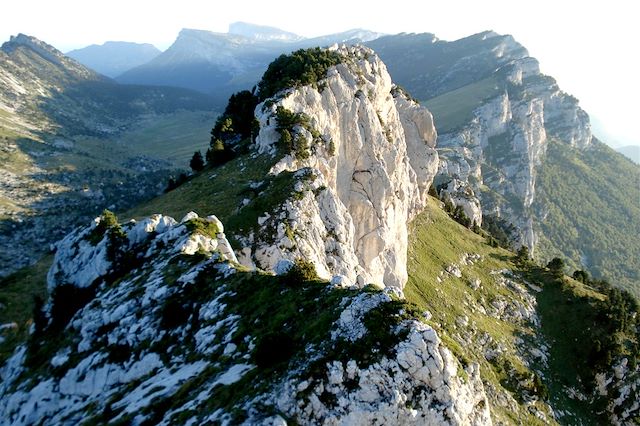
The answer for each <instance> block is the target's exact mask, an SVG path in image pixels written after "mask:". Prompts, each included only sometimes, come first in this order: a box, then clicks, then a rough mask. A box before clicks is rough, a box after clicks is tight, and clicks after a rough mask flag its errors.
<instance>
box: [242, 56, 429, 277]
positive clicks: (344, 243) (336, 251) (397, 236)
mask: <svg viewBox="0 0 640 426" xmlns="http://www.w3.org/2000/svg"><path fill="white" fill-rule="evenodd" d="M338 50H339V52H340V53H342V54H345V55H348V56H349V58H350V62H349V63H348V64H340V65H337V66H336V67H333V68H332V69H330V70H329V72H328V77H327V79H326V81H324V82H323V83H322V84H321V86H322V88H321V90H319V89H316V88H314V87H311V86H307V87H302V88H299V89H296V90H292V91H290V92H289V93H288V94H287V95H286V96H284V98H282V99H281V100H278V101H277V102H276V103H275V104H273V105H272V106H270V107H266V106H264V105H263V104H261V105H258V107H257V108H256V116H257V118H258V119H259V121H260V133H259V135H258V137H257V140H256V145H257V149H258V151H259V152H260V153H269V152H274V151H275V149H274V147H275V144H276V143H277V140H278V138H279V134H278V132H277V131H276V119H275V111H276V109H277V107H278V106H282V107H284V108H286V109H288V110H290V111H293V112H296V113H304V114H306V115H307V116H308V117H309V118H310V122H311V125H312V127H313V128H314V129H315V130H317V131H318V132H319V133H320V135H321V137H322V140H323V141H324V142H323V143H317V142H316V143H314V142H313V140H312V138H311V135H310V133H309V132H308V131H307V130H305V129H301V128H299V129H298V130H297V132H298V134H299V135H300V136H302V137H306V138H307V140H308V143H309V145H310V146H311V156H310V158H309V159H307V160H304V161H300V160H296V159H295V158H293V157H292V156H286V157H285V158H283V159H282V160H281V161H280V162H279V163H278V164H276V165H275V166H274V167H273V168H272V173H273V174H278V173H282V172H283V171H299V170H301V169H304V168H308V169H307V172H306V173H307V174H308V175H309V176H312V177H313V178H312V181H313V182H311V183H307V185H306V186H307V188H308V190H307V192H304V191H303V194H304V195H303V197H302V200H298V201H300V202H288V203H287V206H286V207H285V209H284V210H283V217H280V218H278V219H277V220H279V221H280V223H282V220H284V219H286V220H287V221H288V226H289V229H288V231H289V233H291V232H292V233H293V234H295V235H296V238H295V244H294V241H290V242H287V241H283V240H282V239H280V236H281V232H280V231H279V230H278V234H277V238H276V244H272V243H267V242H265V241H263V240H262V236H260V235H254V236H253V238H252V239H250V240H249V241H247V246H249V245H253V243H255V242H257V249H256V250H254V251H252V253H251V255H250V257H245V258H243V259H244V260H243V261H244V262H245V263H247V264H252V263H255V264H257V265H258V266H260V267H262V268H266V269H272V268H273V267H274V266H275V265H276V264H277V262H278V260H279V259H281V258H290V259H293V258H295V257H303V258H306V259H308V260H311V261H313V262H314V263H315V264H316V268H317V269H318V272H319V274H320V275H321V276H323V277H325V278H328V279H330V278H331V277H332V276H334V275H343V276H345V277H346V278H347V279H348V280H350V281H351V282H352V283H355V282H358V280H359V281H360V282H365V283H369V282H371V283H376V284H383V283H384V285H386V286H395V287H402V286H404V283H405V282H406V280H407V271H406V259H407V222H408V221H410V220H411V219H412V218H413V217H414V216H415V215H416V214H417V213H419V212H420V211H421V209H422V208H423V207H424V205H425V201H426V194H427V190H428V188H429V185H430V184H431V181H432V179H433V176H434V175H435V173H436V169H437V164H438V163H437V162H438V156H437V153H436V151H435V149H434V146H435V138H436V132H435V128H434V126H433V120H432V118H431V114H430V113H429V112H428V111H427V110H426V109H425V108H422V107H420V106H419V105H417V104H416V103H414V102H412V101H410V100H409V99H407V98H406V97H405V96H404V95H403V94H401V93H400V91H398V90H394V86H393V85H392V83H391V78H390V77H389V74H388V72H387V70H386V67H385V65H384V64H383V63H382V62H381V61H380V59H379V58H378V57H377V56H376V55H375V54H374V53H373V52H372V51H371V50H369V49H367V48H364V47H341V48H339V49H338ZM392 91H393V94H392ZM301 187H302V188H304V185H302V184H301ZM310 190H315V191H316V193H317V194H310V193H309V191H310ZM272 216H273V215H272ZM268 220H269V219H268V218H267V219H265V221H267V222H268ZM277 226H279V224H276V227H277ZM282 234H283V235H284V233H282ZM358 277H360V279H358Z"/></svg>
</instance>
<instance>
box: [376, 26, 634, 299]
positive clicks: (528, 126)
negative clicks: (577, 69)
mask: <svg viewBox="0 0 640 426" xmlns="http://www.w3.org/2000/svg"><path fill="white" fill-rule="evenodd" d="M368 45H369V46H370V47H371V48H373V49H374V50H375V51H376V52H377V53H378V54H379V55H380V57H381V58H382V59H383V60H384V61H385V63H387V65H388V67H389V72H390V73H391V75H392V76H393V78H394V80H395V81H397V82H398V84H400V85H401V86H403V87H404V88H405V89H407V90H408V92H409V93H411V94H412V96H414V97H416V98H418V99H420V100H421V101H422V102H423V103H424V104H425V105H426V106H427V107H428V108H429V109H430V110H431V111H432V113H433V114H434V120H435V122H436V127H437V129H438V134H439V137H438V152H439V155H440V159H441V160H440V166H439V172H438V175H437V176H436V178H435V182H436V185H437V186H438V187H439V188H440V191H441V195H442V196H446V197H448V198H450V199H451V200H452V201H453V202H454V203H455V204H458V205H460V206H462V207H463V208H464V211H465V213H466V215H467V216H468V217H469V218H470V219H471V220H472V221H475V222H476V223H477V224H480V223H485V226H488V227H494V228H495V227H496V226H499V227H501V228H503V232H504V233H505V234H507V235H509V236H510V240H511V241H512V242H513V243H515V244H516V245H520V244H524V245H526V246H528V247H529V249H530V250H531V252H532V253H533V254H534V256H535V258H536V259H538V260H540V261H544V262H546V261H549V260H550V259H552V258H553V257H556V256H560V257H563V258H564V259H566V260H567V261H568V264H569V265H568V266H569V267H570V268H572V269H585V270H589V271H591V272H592V273H593V274H595V275H596V276H599V277H608V278H609V279H611V280H612V282H613V283H615V284H616V285H620V286H622V287H624V288H626V289H629V290H631V291H633V292H634V293H635V294H636V295H639V294H640V275H639V272H638V271H640V263H639V262H638V259H640V242H639V241H638V239H637V238H636V237H635V236H636V235H639V234H640V205H638V203H636V202H634V201H632V200H638V199H640V188H639V187H638V185H637V182H638V180H639V179H640V169H639V168H638V167H637V165H634V164H632V163H631V162H629V161H627V160H626V159H625V158H623V157H622V156H620V155H619V154H616V153H615V152H614V151H613V150H612V149H610V148H608V147H607V146H605V145H604V144H602V143H601V142H600V141H598V140H597V139H596V138H594V137H593V136H592V133H591V128H590V123H589V116H588V114H587V113H586V112H585V111H583V110H582V109H581V108H580V106H579V103H578V100H577V99H576V98H574V97H572V96H571V95H568V94H566V93H564V92H563V91H562V90H561V89H560V88H559V87H558V85H557V84H556V82H555V80H554V79H553V78H552V77H549V76H546V75H543V74H541V73H540V70H539V66H538V62H537V60H536V59H535V58H531V57H530V56H529V54H528V52H527V50H526V49H525V48H524V47H523V46H522V45H520V44H519V43H517V42H516V41H515V40H514V39H513V37H511V36H508V35H507V36H503V35H498V34H496V33H494V32H491V31H488V32H483V33H480V34H476V35H473V36H470V37H466V38H463V39H461V40H457V41H453V42H447V41H442V40H438V39H437V38H436V37H435V36H433V35H432V34H400V35H397V36H387V37H381V38H379V39H376V40H374V41H372V42H370V43H368ZM409 61H410V63H411V64H412V67H407V66H406V63H409Z"/></svg>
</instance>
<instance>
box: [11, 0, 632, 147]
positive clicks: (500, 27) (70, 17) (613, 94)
mask: <svg viewBox="0 0 640 426" xmlns="http://www.w3.org/2000/svg"><path fill="white" fill-rule="evenodd" d="M638 9H640V5H637V2H635V1H633V0H608V1H602V0H599V1H592V0H585V1H574V0H536V1H526V2H524V1H520V0H511V1H504V0H482V1H479V0H467V1H462V0H438V1H437V2H434V1H429V0H422V1H409V0H392V1H389V2H387V4H385V3H383V2H381V1H375V2H374V1H371V0H369V1H362V0H355V1H354V0H352V1H344V0H321V1H313V2H303V1H300V0H296V1H289V0H286V1H277V0H271V1H264V0H261V1H250V0H232V1H224V2H220V1H215V0H208V1H207V0H180V1H175V0H173V1H165V0H155V1H149V0H126V1H125V0H109V1H106V2H95V1H87V0H83V1H77V0H56V1H51V0H20V1H11V2H6V4H3V5H2V12H3V13H2V14H3V19H2V25H1V26H0V40H8V39H9V36H10V35H13V34H17V33H25V34H28V35H33V36H35V37H38V38H40V39H42V40H44V41H46V42H47V43H49V44H52V45H53V46H55V47H57V48H58V49H60V50H62V51H65V52H66V51H68V50H71V49H74V48H80V47H84V46H86V45H89V44H101V43H103V42H105V41H110V40H115V41H121V40H122V41H133V42H139V43H143V42H144V43H152V44H154V45H156V46H157V47H158V48H160V49H166V48H167V47H169V46H170V45H171V43H172V42H173V41H174V40H175V38H176V36H177V35H178V32H179V31H180V29H182V28H196V29H203V30H210V31H217V32H226V31H227V29H228V26H229V24H230V23H232V22H236V21H245V22H251V23H255V24H261V25H270V26H275V27H279V28H281V29H283V30H287V31H291V32H294V33H297V34H300V35H303V36H307V37H313V36H319V35H324V34H329V33H335V32H341V31H345V30H348V29H352V28H365V29H369V30H372V31H378V32H383V33H388V34H396V33H400V32H416V33H419V32H430V33H434V34H435V35H436V36H437V37H439V38H440V39H444V40H455V39H458V38H461V37H465V36H467V35H471V34H474V33H478V32H481V31H484V30H489V29H492V30H494V31H496V32H498V33H501V34H512V35H513V36H514V37H515V38H516V40H517V41H519V42H520V43H521V44H523V45H524V46H525V47H526V48H527V49H528V50H529V53H530V54H531V56H534V57H536V58H537V59H538V60H539V61H540V66H541V69H542V72H544V73H545V74H549V75H551V76H553V77H555V78H556V79H557V80H558V83H559V84H560V87H561V88H562V89H563V90H564V91H566V92H568V93H570V94H572V95H574V96H576V97H577V98H578V99H579V100H580V103H581V106H582V107H583V108H584V109H585V110H586V111H587V112H588V113H589V114H590V115H592V116H593V117H594V118H595V119H596V120H595V121H596V122H597V126H598V127H599V128H600V129H603V130H600V131H599V133H600V134H603V135H604V136H606V139H607V142H608V143H610V144H611V145H613V146H616V145H622V144H637V145H640V131H638V130H637V126H636V123H635V120H636V119H637V117H636V116H637V113H638V108H637V106H636V105H637V104H638V101H639V100H640V82H639V81H638V78H637V74H638V68H639V65H640V58H639V56H640V55H638V48H637V43H638V42H639V41H640V25H638V24H637V20H638V19H637V17H638V13H637V10H638Z"/></svg>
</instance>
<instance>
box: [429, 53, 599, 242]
mask: <svg viewBox="0 0 640 426" xmlns="http://www.w3.org/2000/svg"><path fill="white" fill-rule="evenodd" d="M493 78H494V79H495V81H496V83H495V84H497V86H496V87H503V89H500V90H498V91H497V93H496V95H495V96H494V97H491V98H489V99H486V100H484V101H483V102H482V103H481V105H480V106H478V107H477V108H475V109H474V110H473V113H472V118H471V120H470V121H469V122H466V123H464V124H463V125H461V126H460V127H459V128H456V129H452V130H448V131H446V132H444V133H443V134H441V135H440V137H439V139H438V148H439V154H440V157H441V162H440V166H439V172H438V177H437V180H438V181H439V182H444V184H445V185H447V184H448V185H450V186H451V185H453V186H454V187H455V189H454V190H453V193H452V190H451V189H449V188H446V189H445V191H446V192H447V193H449V194H450V195H451V198H452V199H453V201H454V203H456V204H457V205H461V206H463V208H464V209H465V212H466V213H467V215H473V216H475V217H477V216H478V215H479V213H478V207H479V206H481V213H482V214H485V215H494V216H499V217H503V218H505V219H506V220H508V221H509V222H511V223H513V224H514V225H515V226H516V228H517V230H518V234H519V235H516V236H515V237H516V241H517V242H518V243H520V244H524V245H527V246H528V247H529V249H530V250H531V252H532V253H533V252H534V250H535V247H536V243H537V236H536V233H535V225H534V222H535V221H536V220H539V218H537V217H536V216H535V215H534V213H533V212H532V210H531V209H530V208H531V206H532V204H533V201H534V199H535V195H536V177H537V171H538V169H539V168H540V166H541V164H542V161H543V159H544V155H545V152H546V147H547V141H548V139H549V138H555V139H558V140H561V141H562V142H564V143H567V144H569V145H571V146H575V147H578V148H580V149H586V148H588V147H589V144H590V143H591V138H592V135H591V128H590V124H589V118H588V116H587V114H586V113H585V112H584V111H583V110H582V109H581V108H580V107H579V106H578V102H577V100H576V99H575V98H573V97H571V96H570V95H567V94H566V93H564V92H562V91H560V89H559V88H558V86H557V85H556V83H555V81H554V80H553V79H551V78H550V77H547V76H544V75H542V74H541V73H540V70H539V67H538V63H537V61H536V60H535V59H533V58H530V57H525V58H522V59H516V60H514V61H512V62H510V63H508V64H507V65H505V66H503V67H502V68H501V69H499V70H498V71H496V72H495V74H494V77H493ZM461 187H465V189H464V191H463V193H464V194H466V196H461V195H455V194H460V191H459V189H460V188H461Z"/></svg>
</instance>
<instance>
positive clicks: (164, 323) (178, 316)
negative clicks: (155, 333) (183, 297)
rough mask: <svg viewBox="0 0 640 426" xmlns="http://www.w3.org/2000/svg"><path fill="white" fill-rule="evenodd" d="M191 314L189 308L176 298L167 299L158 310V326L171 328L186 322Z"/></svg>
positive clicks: (166, 328)
mask: <svg viewBox="0 0 640 426" xmlns="http://www.w3.org/2000/svg"><path fill="white" fill-rule="evenodd" d="M190 316H191V309H189V307H188V306H186V305H183V304H182V303H181V302H180V301H178V300H176V299H169V300H167V301H166V302H165V304H164V305H163V306H162V310H161V311H160V327H162V328H163V329H165V330H169V329H173V328H176V327H179V326H181V325H182V324H184V323H186V322H187V320H188V319H189V317H190Z"/></svg>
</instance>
